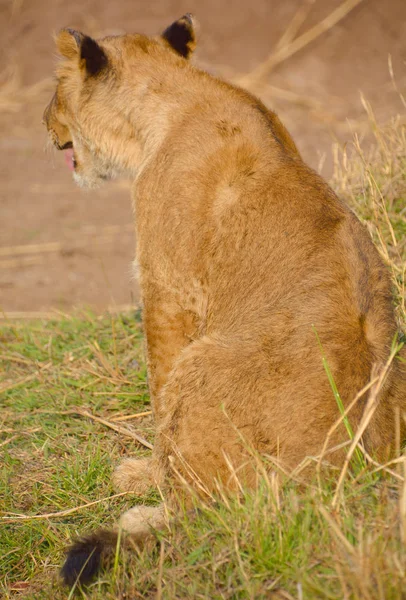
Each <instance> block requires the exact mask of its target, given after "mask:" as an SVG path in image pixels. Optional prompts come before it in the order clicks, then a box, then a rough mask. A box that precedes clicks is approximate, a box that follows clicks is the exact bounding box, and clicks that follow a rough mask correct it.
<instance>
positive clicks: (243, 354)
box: [44, 15, 406, 583]
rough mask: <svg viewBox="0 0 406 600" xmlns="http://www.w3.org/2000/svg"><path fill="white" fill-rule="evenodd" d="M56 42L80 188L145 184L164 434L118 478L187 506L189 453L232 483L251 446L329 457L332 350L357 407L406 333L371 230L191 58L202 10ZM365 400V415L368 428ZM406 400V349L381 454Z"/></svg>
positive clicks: (153, 363)
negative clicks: (147, 26) (125, 180)
mask: <svg viewBox="0 0 406 600" xmlns="http://www.w3.org/2000/svg"><path fill="white" fill-rule="evenodd" d="M57 46H58V50H59V53H60V54H61V56H62V58H63V60H62V61H61V63H60V64H59V66H58V68H57V79H58V84H57V89H56V93H55V95H54V97H53V99H52V101H51V103H50V104H49V106H48V107H47V109H46V111H45V114H44V119H45V123H46V125H47V128H48V131H49V133H50V135H51V138H52V140H53V142H54V144H55V145H56V146H57V147H58V148H59V149H65V150H66V151H67V158H68V162H69V164H70V166H71V168H72V170H73V176H74V178H75V180H76V181H77V183H78V184H79V185H81V186H94V185H97V184H99V183H101V182H102V181H103V180H105V179H107V178H110V177H112V176H116V175H120V174H125V175H126V176H127V177H131V178H132V179H133V180H134V188H133V203H134V210H135V224H136V225H135V226H136V236H137V252H136V255H137V262H138V264H139V269H140V283H141V292H142V301H143V305H144V313H143V319H144V330H145V336H146V341H147V361H148V376H149V386H150V393H151V398H152V402H153V407H154V413H155V419H156V428H157V433H156V441H155V446H154V450H153V454H152V458H151V459H149V460H145V459H144V460H140V461H136V460H127V461H126V462H124V463H123V464H122V466H120V467H119V469H118V470H117V472H116V474H115V481H116V483H117V485H118V487H119V489H121V490H134V491H137V492H139V493H142V492H144V491H145V490H146V489H148V487H149V486H151V485H152V484H155V485H159V486H161V487H162V489H163V490H164V493H166V495H167V499H168V500H169V502H174V501H175V500H174V499H175V497H176V496H177V494H175V493H173V490H174V489H175V486H176V482H177V481H178V479H177V478H176V477H174V476H173V472H174V469H173V467H174V468H175V470H176V471H177V472H178V473H180V474H181V475H182V476H183V478H184V479H186V480H187V481H188V482H189V483H190V484H192V485H193V484H195V482H198V485H199V487H200V488H203V487H204V488H206V489H207V490H209V491H210V490H213V489H215V486H216V482H219V481H220V482H222V484H223V485H224V486H226V487H227V486H228V488H229V489H230V490H232V489H233V487H234V486H235V481H236V477H235V473H237V476H238V478H239V481H240V482H242V483H243V484H245V485H254V484H255V478H256V473H255V468H254V467H253V465H252V462H251V461H250V456H252V454H250V450H249V449H254V451H257V452H259V453H267V454H268V455H272V456H274V457H275V458H276V460H277V461H278V462H279V463H280V464H282V465H284V466H285V467H286V468H288V469H289V468H294V467H295V466H297V465H298V464H299V463H300V462H301V461H302V460H303V459H304V458H305V457H307V456H317V455H318V454H319V453H320V452H321V450H322V447H323V443H324V441H325V439H326V436H327V434H328V432H329V430H330V428H331V427H332V426H333V424H334V423H335V422H336V421H337V419H339V417H340V414H339V410H338V407H337V402H336V399H335V397H334V394H333V392H332V389H331V387H330V384H329V381H328V378H327V376H326V372H325V369H324V366H323V356H324V357H325V359H326V360H327V362H328V365H329V367H330V370H331V372H332V374H333V377H334V381H335V383H336V386H337V388H338V390H339V393H340V396H341V399H342V401H343V403H344V406H348V405H349V403H350V402H351V401H352V400H353V399H354V398H355V397H356V395H357V393H358V392H359V391H360V390H362V388H363V387H364V386H366V384H368V382H369V381H370V378H371V371H372V369H373V367H374V366H375V367H374V368H375V369H376V368H378V369H379V368H382V365H384V364H385V362H386V361H387V359H388V356H389V354H390V349H391V343H392V341H393V339H394V337H395V335H396V323H395V318H394V313H393V308H392V296H391V282H390V279H389V276H388V273H387V271H386V268H385V266H384V265H383V263H382V261H381V259H380V257H379V255H378V252H377V251H376V249H375V248H374V246H373V244H372V242H371V240H370V238H369V236H368V233H367V232H366V230H365V229H364V227H363V226H362V225H361V224H360V222H359V221H358V219H357V218H356V217H355V215H354V214H353V213H352V212H351V210H350V209H349V208H348V207H347V206H346V205H345V204H344V202H342V201H341V200H340V199H339V198H337V196H336V195H335V194H334V192H333V191H332V190H331V189H330V187H329V186H328V185H327V184H326V183H325V182H324V181H323V179H322V178H321V177H320V176H319V175H317V174H316V173H315V172H314V171H312V170H311V169H310V168H309V167H308V166H307V165H306V164H305V163H304V162H303V161H302V159H301V157H300V155H299V153H298V151H297V149H296V147H295V144H294V142H293V141H292V139H291V138H290V136H289V134H288V133H287V131H286V129H285V128H284V127H283V125H282V124H281V122H280V121H279V119H278V118H277V117H276V115H275V114H274V113H272V112H271V111H269V110H268V109H267V108H266V107H265V106H264V105H263V104H262V103H261V102H260V101H259V100H258V99H257V98H255V97H253V96H251V95H250V94H248V93H247V92H245V91H243V90H242V89H239V88H236V87H234V86H232V85H230V84H229V83H226V82H224V81H222V80H220V79H217V78H216V77H213V76H211V75H209V74H208V73H205V72H203V71H201V70H199V69H197V68H196V67H194V66H192V65H191V64H190V63H189V62H188V60H187V59H188V58H189V56H190V54H191V53H192V51H193V49H194V47H195V30H194V24H193V19H192V18H191V16H190V15H185V16H184V17H182V18H181V19H180V20H178V21H176V22H175V23H173V24H172V25H171V26H170V27H168V29H166V30H165V32H164V33H163V34H162V36H159V37H156V38H148V37H145V36H144V35H138V34H134V35H124V36H114V37H106V38H104V39H101V40H98V41H97V42H96V41H95V40H93V39H91V38H90V37H88V36H86V35H83V34H82V33H79V32H77V31H73V30H70V29H65V30H63V31H61V32H60V34H59V35H58V37H57ZM367 399H368V394H367V393H365V394H364V395H363V396H361V397H360V399H359V401H358V402H357V403H356V405H355V406H354V408H353V409H352V410H351V411H350V413H349V420H350V422H351V425H352V428H353V430H356V429H357V426H358V424H359V422H360V419H361V417H362V414H363V409H364V407H365V404H366V402H367ZM398 408H400V409H401V410H402V411H404V410H405V409H406V370H405V364H404V363H403V362H402V361H401V360H399V359H395V360H394V361H393V363H392V365H391V368H390V370H389V372H388V374H387V376H386V380H385V383H384V385H383V386H382V388H381V391H380V396H379V402H378V404H377V406H376V410H375V413H374V416H373V418H372V419H371V421H370V423H369V426H368V428H367V430H366V431H365V433H364V435H363V438H362V439H363V444H364V446H365V448H366V449H367V451H368V452H370V453H373V454H374V455H375V456H377V457H378V458H379V457H385V456H386V455H387V453H388V452H390V449H391V446H392V444H393V440H394V433H395V411H396V410H398ZM403 426H404V422H403V420H402V427H403ZM404 433H405V431H404V428H403V430H402V432H401V434H402V435H404ZM345 441H348V434H347V433H346V429H345V427H344V426H343V425H342V424H341V425H340V426H339V427H338V428H337V429H336V431H335V432H334V434H333V435H331V436H330V438H329V446H328V448H327V452H326V454H325V456H326V459H328V461H329V462H330V463H332V464H333V465H334V464H335V465H339V464H340V462H342V460H343V457H344V455H345V450H343V449H342V447H341V449H336V450H334V448H336V447H337V446H340V444H342V443H343V442H345ZM162 523H163V511H162V508H161V507H158V508H151V507H137V508H134V509H131V510H130V511H128V512H127V513H125V515H124V516H123V518H122V520H121V525H122V526H123V527H124V529H126V530H127V531H128V532H130V533H132V534H133V535H134V537H135V538H136V539H137V540H139V541H140V540H142V539H143V538H144V537H146V536H148V535H149V533H150V527H151V526H154V527H159V526H161V525H162ZM116 539H117V538H116V534H115V533H114V532H100V533H95V534H93V535H91V536H89V537H86V538H83V539H82V540H79V541H77V542H76V543H75V544H74V546H73V547H72V548H71V550H70V553H69V555H68V558H67V562H66V564H65V566H64V569H63V575H64V577H65V580H66V581H67V582H68V583H73V582H74V581H75V580H76V578H80V579H81V581H87V580H89V579H90V578H91V577H92V576H93V575H94V573H95V572H96V571H97V569H98V567H99V563H100V561H101V560H102V559H103V558H104V557H105V556H106V554H107V553H108V551H109V550H108V549H109V548H112V547H113V548H114V547H115V544H116Z"/></svg>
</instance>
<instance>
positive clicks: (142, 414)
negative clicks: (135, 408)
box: [112, 410, 152, 423]
mask: <svg viewBox="0 0 406 600" xmlns="http://www.w3.org/2000/svg"><path fill="white" fill-rule="evenodd" d="M149 415H152V410H145V411H144V412H140V413H135V414H134V415H122V416H121V417H114V419H112V421H114V423H118V422H119V421H130V420H132V419H141V417H147V416H149Z"/></svg>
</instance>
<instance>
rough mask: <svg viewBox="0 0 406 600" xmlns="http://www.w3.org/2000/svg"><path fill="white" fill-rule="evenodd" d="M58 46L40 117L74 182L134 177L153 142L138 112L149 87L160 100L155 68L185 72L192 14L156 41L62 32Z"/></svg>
mask: <svg viewBox="0 0 406 600" xmlns="http://www.w3.org/2000/svg"><path fill="white" fill-rule="evenodd" d="M56 44H57V48H58V51H59V54H60V55H61V57H62V58H63V60H62V61H61V63H60V64H59V65H58V67H57V71H56V78H57V87H56V92H55V94H54V96H53V98H52V100H51V102H50V103H49V105H48V106H47V108H46V109H45V112H44V123H45V125H46V127H47V129H48V132H49V135H50V138H51V140H52V142H53V144H54V145H55V146H56V148H57V149H58V150H65V151H66V158H67V162H68V165H69V166H70V168H71V170H72V171H73V176H74V179H75V180H76V182H77V183H78V184H79V185H81V186H83V187H94V186H96V185H98V184H99V183H100V182H101V181H102V180H105V179H109V178H110V177H113V176H115V175H117V174H119V173H127V174H130V175H134V174H135V173H136V171H137V169H138V168H139V167H140V165H141V164H142V161H143V160H144V158H145V155H146V154H147V153H148V151H151V148H152V147H153V144H154V133H153V131H152V130H151V128H149V127H148V122H147V121H150V120H152V119H149V118H148V116H147V115H148V113H146V112H145V111H143V110H142V106H143V101H144V96H145V94H146V89H147V87H148V89H151V87H152V88H153V89H155V92H156V94H158V95H159V86H160V83H159V82H160V77H159V71H160V70H161V71H162V70H164V71H165V70H170V69H171V68H173V67H175V68H179V67H182V66H183V65H182V63H185V62H186V61H185V60H184V59H187V58H188V57H189V56H190V54H191V53H192V51H193V50H194V47H195V29H194V24H193V20H192V17H191V15H189V14H187V15H185V16H183V17H182V18H181V19H179V20H178V21H175V22H174V23H173V24H172V25H170V26H169V27H168V28H167V29H166V30H165V31H164V33H163V34H162V35H161V36H158V37H156V38H148V37H146V36H143V35H138V34H135V35H123V36H114V37H113V36H111V37H105V38H103V39H101V40H97V41H95V40H93V39H92V38H90V37H89V36H87V35H84V34H82V33H80V32H78V31H74V30H72V29H63V30H62V31H61V32H60V33H59V34H58V36H57V37H56ZM149 116H150V117H151V111H149ZM152 116H153V115H152ZM158 120H159V119H158ZM158 125H159V123H158Z"/></svg>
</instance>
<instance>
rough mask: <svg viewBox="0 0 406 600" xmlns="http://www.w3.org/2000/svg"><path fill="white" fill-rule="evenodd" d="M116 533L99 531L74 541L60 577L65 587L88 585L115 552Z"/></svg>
mask: <svg viewBox="0 0 406 600" xmlns="http://www.w3.org/2000/svg"><path fill="white" fill-rule="evenodd" d="M117 544H118V531H113V530H106V529H100V530H99V531H95V532H94V533H91V534H90V535H87V536H83V537H81V538H78V539H77V540H75V542H74V543H73V544H72V545H71V546H70V547H69V548H68V551H67V556H66V560H65V563H64V565H63V567H62V569H61V576H62V579H63V581H64V583H65V584H66V585H68V586H69V587H72V586H73V585H74V584H75V583H81V584H85V585H86V584H88V583H90V581H92V579H94V578H95V577H96V575H97V573H98V572H99V570H100V569H101V568H102V566H104V565H105V564H107V563H108V562H109V559H111V557H112V556H114V553H115V551H116V548H117Z"/></svg>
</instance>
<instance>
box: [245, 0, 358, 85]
mask: <svg viewBox="0 0 406 600" xmlns="http://www.w3.org/2000/svg"><path fill="white" fill-rule="evenodd" d="M362 1H363V0H345V2H343V3H342V4H341V5H340V6H339V7H338V8H336V9H335V10H333V11H332V12H331V13H330V14H329V15H328V16H327V17H326V18H325V19H323V20H322V21H320V22H319V23H317V25H315V26H314V27H311V28H310V29H309V30H308V31H306V32H305V33H303V34H302V35H301V36H299V37H297V38H296V39H295V40H293V41H292V42H291V43H290V44H287V45H285V46H283V47H281V48H279V50H276V51H275V52H273V53H272V54H271V55H270V56H269V57H268V58H267V59H266V60H265V61H264V62H263V63H261V64H260V65H258V67H256V68H255V69H254V70H253V71H251V73H248V74H246V75H243V76H242V77H240V78H239V84H240V85H242V86H246V87H249V86H250V85H252V84H254V83H255V82H257V81H260V80H261V79H263V78H265V77H267V76H268V75H269V73H270V72H271V71H272V70H273V69H274V68H275V67H276V66H277V65H279V64H280V63H282V62H283V61H285V60H287V59H288V58H290V57H291V56H293V54H296V52H298V51H299V50H302V49H303V48H305V47H306V46H307V45H309V44H310V43H311V42H313V41H314V40H316V39H317V38H318V37H320V36H321V35H322V34H323V33H325V32H326V31H328V30H329V29H332V28H333V27H334V26H335V25H337V23H339V22H340V21H341V20H342V19H344V17H346V16H347V15H348V14H349V13H350V12H351V11H352V10H353V9H354V8H355V7H356V6H358V5H359V4H360V3H361V2H362Z"/></svg>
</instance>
